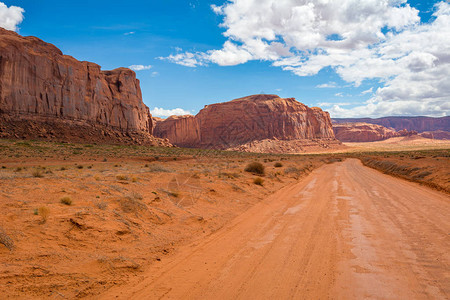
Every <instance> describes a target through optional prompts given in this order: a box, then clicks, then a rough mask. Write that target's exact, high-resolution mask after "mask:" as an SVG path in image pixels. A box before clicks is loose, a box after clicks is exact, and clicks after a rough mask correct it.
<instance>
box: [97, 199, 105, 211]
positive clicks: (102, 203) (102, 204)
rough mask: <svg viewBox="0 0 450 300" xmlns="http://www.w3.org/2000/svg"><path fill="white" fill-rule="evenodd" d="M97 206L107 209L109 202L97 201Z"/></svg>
mask: <svg viewBox="0 0 450 300" xmlns="http://www.w3.org/2000/svg"><path fill="white" fill-rule="evenodd" d="M95 206H96V207H97V208H98V209H101V210H105V209H106V208H107V207H108V202H105V201H97V202H95Z"/></svg>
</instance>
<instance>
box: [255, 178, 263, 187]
mask: <svg viewBox="0 0 450 300" xmlns="http://www.w3.org/2000/svg"><path fill="white" fill-rule="evenodd" d="M253 183H254V184H256V185H260V186H263V185H264V179H262V178H261V177H256V178H255V179H253Z"/></svg>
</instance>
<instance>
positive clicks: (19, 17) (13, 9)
mask: <svg viewBox="0 0 450 300" xmlns="http://www.w3.org/2000/svg"><path fill="white" fill-rule="evenodd" d="M24 12H25V10H24V9H23V8H21V7H18V6H10V7H8V6H6V4H5V3H3V2H0V27H3V28H5V29H8V30H14V31H17V29H18V28H17V26H18V25H19V24H20V23H22V21H23V18H24V16H23V14H24Z"/></svg>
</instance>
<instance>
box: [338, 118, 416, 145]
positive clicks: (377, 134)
mask: <svg viewBox="0 0 450 300" xmlns="http://www.w3.org/2000/svg"><path fill="white" fill-rule="evenodd" d="M333 131H334V134H335V136H336V138H337V139H338V140H340V141H341V142H375V141H381V140H385V139H389V138H392V137H400V136H411V135H417V132H416V131H408V130H406V129H404V130H400V131H395V130H394V129H392V128H386V127H384V126H381V125H376V124H369V123H363V122H359V123H342V124H333Z"/></svg>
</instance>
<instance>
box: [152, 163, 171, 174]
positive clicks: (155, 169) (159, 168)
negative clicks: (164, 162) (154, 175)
mask: <svg viewBox="0 0 450 300" xmlns="http://www.w3.org/2000/svg"><path fill="white" fill-rule="evenodd" d="M148 168H149V169H148V170H149V171H150V172H159V173H171V172H172V170H171V169H168V168H166V167H164V166H161V165H150V167H148Z"/></svg>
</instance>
